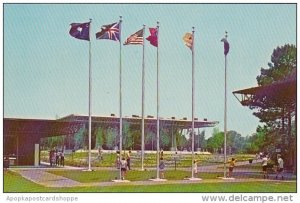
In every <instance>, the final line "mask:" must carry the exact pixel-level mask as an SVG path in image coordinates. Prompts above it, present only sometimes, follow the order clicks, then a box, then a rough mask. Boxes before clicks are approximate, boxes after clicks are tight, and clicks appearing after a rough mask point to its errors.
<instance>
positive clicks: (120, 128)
mask: <svg viewBox="0 0 300 203" xmlns="http://www.w3.org/2000/svg"><path fill="white" fill-rule="evenodd" d="M121 24H122V16H120V21H119V42H120V95H119V96H120V127H119V136H120V146H119V151H120V160H121V159H122V134H123V133H122V130H123V129H122V127H123V123H122V44H121V41H122V40H121V31H122V27H121ZM119 172H120V174H119V179H120V180H121V179H122V171H121V167H120V171H119Z"/></svg>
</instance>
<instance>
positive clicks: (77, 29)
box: [69, 22, 90, 41]
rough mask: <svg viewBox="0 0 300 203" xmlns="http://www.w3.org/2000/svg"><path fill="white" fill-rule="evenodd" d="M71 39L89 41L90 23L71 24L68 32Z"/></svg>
mask: <svg viewBox="0 0 300 203" xmlns="http://www.w3.org/2000/svg"><path fill="white" fill-rule="evenodd" d="M69 33H70V35H71V36H72V37H75V38H77V39H82V40H87V41H90V22H88V23H71V29H70V31H69Z"/></svg>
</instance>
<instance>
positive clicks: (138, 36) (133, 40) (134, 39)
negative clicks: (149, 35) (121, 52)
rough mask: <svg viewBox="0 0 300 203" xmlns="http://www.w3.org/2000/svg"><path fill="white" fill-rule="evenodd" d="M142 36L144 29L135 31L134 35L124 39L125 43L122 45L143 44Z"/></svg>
mask: <svg viewBox="0 0 300 203" xmlns="http://www.w3.org/2000/svg"><path fill="white" fill-rule="evenodd" d="M143 35H144V29H141V30H139V31H137V32H136V33H134V34H132V35H130V36H129V37H128V38H127V39H126V41H125V42H124V45H128V44H143V42H144V39H143Z"/></svg>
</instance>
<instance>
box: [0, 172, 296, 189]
mask: <svg viewBox="0 0 300 203" xmlns="http://www.w3.org/2000/svg"><path fill="white" fill-rule="evenodd" d="M4 192H30V193H33V192H61V193H68V192H118V193H120V192H199V193H208V192H212V193H216V192H283V193H286V192H296V182H288V183H287V182H276V183H270V182H251V183H193V184H169V185H145V186H132V185H124V186H107V187H74V188H46V187H43V186H40V185H38V184H35V183H33V182H31V181H28V180H26V179H24V178H23V177H21V176H20V175H18V174H16V173H13V172H10V171H5V172H4Z"/></svg>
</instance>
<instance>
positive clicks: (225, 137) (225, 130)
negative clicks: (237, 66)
mask: <svg viewBox="0 0 300 203" xmlns="http://www.w3.org/2000/svg"><path fill="white" fill-rule="evenodd" d="M225 39H227V32H226V31H225ZM224 94H225V102H224V178H226V162H227V157H226V155H227V149H226V145H227V144H226V140H227V54H225V84H224Z"/></svg>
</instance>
